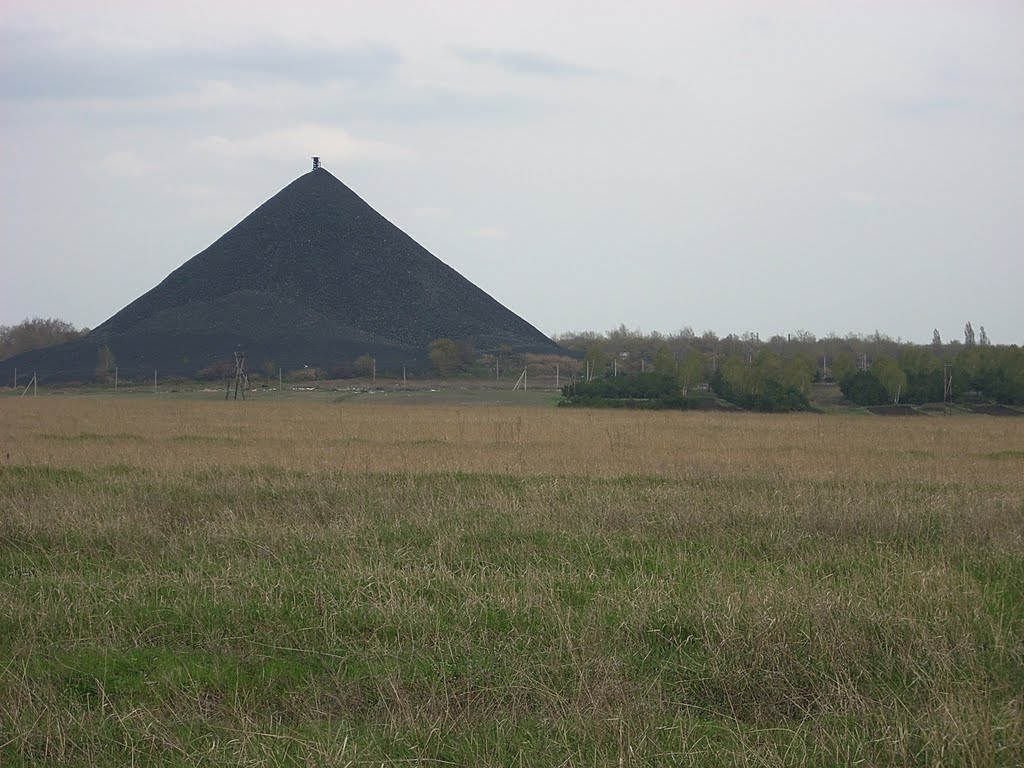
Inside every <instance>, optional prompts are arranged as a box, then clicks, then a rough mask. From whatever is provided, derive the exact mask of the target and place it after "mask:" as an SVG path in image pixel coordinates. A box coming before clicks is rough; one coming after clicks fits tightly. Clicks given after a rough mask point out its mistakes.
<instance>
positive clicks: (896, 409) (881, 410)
mask: <svg viewBox="0 0 1024 768" xmlns="http://www.w3.org/2000/svg"><path fill="white" fill-rule="evenodd" d="M868 411H870V412H871V413H873V414H875V415H876V416H927V415H928V414H927V413H924V412H923V411H919V410H917V409H916V408H914V407H913V406H910V405H873V406H871V407H870V408H868Z"/></svg>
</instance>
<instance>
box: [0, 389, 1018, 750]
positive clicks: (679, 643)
mask: <svg viewBox="0 0 1024 768" xmlns="http://www.w3.org/2000/svg"><path fill="white" fill-rule="evenodd" d="M0 584H2V589H0V765H4V766H9V765H10V766H19V765H37V764H39V765H53V764H75V765H130V764H134V765H146V764H180V765H209V764H229V765H288V764H296V765H300V764H301V765H323V766H328V765H330V766H333V765H360V766H361V765H367V766H369V765H381V764H384V765H401V766H409V765H423V766H438V765H466V766H498V765H502V766H504V765H523V766H543V765H551V766H555V765H566V766H569V765H571V766H591V765H609V766H653V765H721V766H732V765H741V766H742V765H750V766H754V765H758V766H772V765H779V766H782V765H786V766H789V765H852V764H862V765H893V764H899V765H922V766H924V765H938V764H943V765H1018V764H1021V763H1024V709H1022V707H1024V419H996V418H990V417H984V416H974V417H972V416H958V417H951V418H942V417H931V418H918V419H908V420H902V419H892V418H890V419H882V418H873V417H865V416H851V415H847V416H840V415H828V416H821V415H790V416H777V417H769V416H758V415H752V414H721V413H623V412H608V411H597V412H588V411H565V410H561V409H554V408H544V407H536V406H535V407H528V408H526V407H524V408H516V407H513V406H501V407H498V406H486V405H479V404H478V405H473V406H454V405H450V406H433V405H428V404H412V403H410V404H409V405H408V407H395V406H394V405H393V404H390V403H388V404H381V405H378V404H376V403H375V402H368V403H366V402H351V401H345V402H341V403H328V402H316V403H309V402H294V401H272V400H270V399H265V400H257V401H255V402H248V403H241V402H238V403H234V402H232V403H223V402H216V401H213V402H203V401H197V400H192V401H189V400H173V399H166V400H163V399H160V400H158V399H155V398H153V399H146V400H143V399H142V398H121V399H118V400H115V399H111V398H105V397H89V398H57V397H50V398H36V399H32V398H24V399H22V398H4V399H0Z"/></svg>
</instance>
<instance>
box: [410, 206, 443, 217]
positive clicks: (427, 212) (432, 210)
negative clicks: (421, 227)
mask: <svg viewBox="0 0 1024 768" xmlns="http://www.w3.org/2000/svg"><path fill="white" fill-rule="evenodd" d="M448 214H449V211H448V209H447V208H436V207H433V206H429V205H428V206H423V207H421V208H413V209H412V215H413V216H415V217H416V218H417V219H446V218H448Z"/></svg>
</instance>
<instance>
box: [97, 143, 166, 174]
mask: <svg viewBox="0 0 1024 768" xmlns="http://www.w3.org/2000/svg"><path fill="white" fill-rule="evenodd" d="M97 167H98V168H99V169H100V170H101V171H103V172H104V173H106V174H109V175H110V176H119V177H121V178H129V179H136V178H138V177H139V176H142V175H144V174H145V173H147V172H148V171H151V170H152V169H154V168H156V166H155V165H154V164H152V163H147V162H146V161H145V160H143V159H142V158H141V157H140V156H139V155H137V154H136V153H135V152H132V151H131V150H130V149H118V150H115V151H113V152H108V153H107V154H106V155H104V156H103V159H102V160H100V161H99V163H98V164H97Z"/></svg>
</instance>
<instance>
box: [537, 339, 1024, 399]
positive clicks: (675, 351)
mask: <svg viewBox="0 0 1024 768" xmlns="http://www.w3.org/2000/svg"><path fill="white" fill-rule="evenodd" d="M555 340H556V341H557V342H558V343H559V344H561V345H562V346H563V347H565V348H567V349H570V350H573V351H575V352H576V353H577V354H581V355H582V356H583V358H584V360H585V361H586V364H587V371H588V374H587V375H588V378H595V377H600V376H604V375H605V373H606V372H610V373H612V374H613V375H614V374H615V373H621V374H635V373H641V372H645V371H649V370H654V371H659V372H663V373H665V372H669V371H671V372H673V373H674V375H675V376H677V378H678V379H679V381H680V383H681V384H682V390H683V392H684V394H685V392H686V390H687V389H688V388H689V387H692V386H695V385H696V384H698V383H703V382H707V383H709V384H710V386H711V388H712V389H713V390H714V391H715V392H716V394H718V395H719V396H720V397H722V398H723V399H726V400H729V401H731V402H734V403H736V404H737V405H740V406H742V407H745V408H754V409H758V410H798V409H800V408H803V407H807V396H808V395H809V393H810V387H811V385H812V384H814V383H817V382H826V383H834V384H837V385H838V386H840V388H841V389H842V391H843V393H844V395H845V396H846V397H847V398H849V399H850V400H852V401H853V402H855V403H858V404H861V405H880V404H883V403H927V402H942V401H943V400H952V401H958V402H963V401H970V400H977V401H994V402H997V403H1006V404H1015V405H1021V404H1024V349H1022V348H1021V347H1019V346H1017V345H997V344H993V343H992V342H991V340H990V339H989V336H988V333H987V332H986V330H985V328H984V326H981V327H980V329H979V332H977V333H976V332H975V330H974V328H973V326H972V324H971V323H969V322H968V323H967V324H966V325H965V326H964V338H963V341H961V340H959V339H956V340H953V341H951V342H948V343H945V342H943V340H942V338H941V336H940V334H939V332H938V330H934V331H933V333H932V343H931V344H914V343H910V342H905V341H902V340H901V339H893V338H892V337H890V336H887V335H884V334H882V333H879V332H878V331H875V333H873V334H869V335H858V334H849V335H846V336H837V335H829V336H826V337H823V338H817V337H816V336H814V334H811V333H809V332H806V331H799V332H797V333H795V334H787V335H785V336H782V335H776V336H772V337H771V338H770V339H768V340H762V339H761V338H760V336H759V335H758V334H756V333H745V334H742V335H736V334H730V335H728V336H725V337H719V336H718V335H717V334H715V333H714V332H713V331H705V332H704V333H703V334H701V335H699V336H698V335H697V334H695V333H694V332H693V331H692V330H691V329H689V328H684V329H683V330H682V331H680V332H679V333H677V334H672V335H663V334H659V333H649V334H645V333H642V332H640V331H630V330H629V329H627V328H626V327H625V326H620V327H619V328H618V329H616V330H613V331H609V332H607V333H593V332H584V333H566V334H561V335H559V336H556V337H555Z"/></svg>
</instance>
